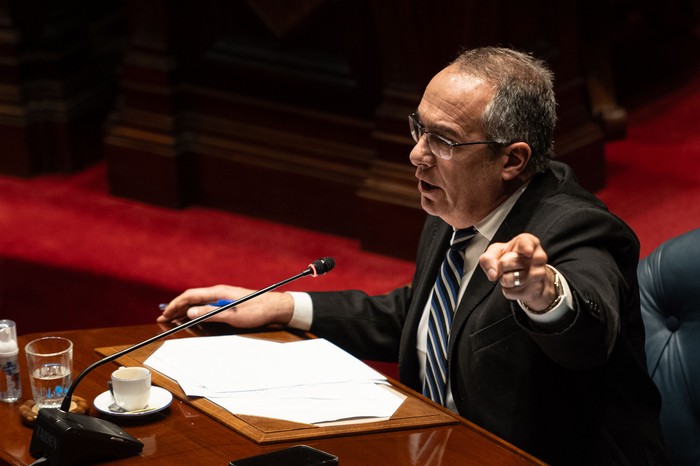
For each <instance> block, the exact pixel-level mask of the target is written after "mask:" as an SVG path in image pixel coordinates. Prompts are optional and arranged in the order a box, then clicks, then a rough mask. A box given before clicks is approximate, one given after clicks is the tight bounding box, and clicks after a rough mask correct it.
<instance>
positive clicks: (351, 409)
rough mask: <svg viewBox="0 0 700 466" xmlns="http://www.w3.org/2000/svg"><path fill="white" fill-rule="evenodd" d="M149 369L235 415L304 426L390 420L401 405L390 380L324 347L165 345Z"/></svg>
mask: <svg viewBox="0 0 700 466" xmlns="http://www.w3.org/2000/svg"><path fill="white" fill-rule="evenodd" d="M145 364H146V365H147V366H149V367H151V368H153V369H155V370H157V371H158V372H161V373H163V374H165V375H167V376H168V377H170V378H172V379H174V380H176V381H177V382H178V383H179V384H180V386H181V387H182V389H183V391H184V392H185V394H187V395H188V396H203V397H206V398H207V399H210V400H211V401H213V402H215V403H217V404H219V405H220V406H222V407H224V408H225V409H227V410H229V411H231V412H232V413H234V414H249V415H255V416H265V417H273V418H278V419H286V420H290V421H295V422H303V423H319V422H325V421H335V420H338V419H348V418H363V417H378V418H386V417H390V416H391V415H392V414H393V413H394V412H395V411H396V409H398V407H399V406H400V405H401V403H402V401H403V398H402V397H401V396H397V394H396V393H395V392H391V391H388V390H386V388H385V387H382V386H381V385H383V384H386V383H387V382H386V377H384V376H383V375H381V374H380V373H379V372H377V371H375V370H374V369H372V368H370V367H369V366H367V365H366V364H364V363H363V362H362V361H360V360H358V359H357V358H355V357H353V356H351V355H350V354H348V353H347V352H345V351H343V350H342V349H340V348H338V347H337V346H335V345H333V344H332V343H330V342H328V341H327V340H324V339H313V340H303V341H298V342H291V343H277V342H271V341H267V340H260V339H255V338H249V337H242V336H219V337H197V338H183V339H177V340H168V341H166V342H165V343H164V344H163V345H162V346H161V347H160V348H159V349H158V350H156V351H155V352H154V353H153V354H152V355H151V356H150V357H149V358H148V359H147V360H146V361H145Z"/></svg>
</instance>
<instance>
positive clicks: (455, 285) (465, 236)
mask: <svg viewBox="0 0 700 466" xmlns="http://www.w3.org/2000/svg"><path fill="white" fill-rule="evenodd" d="M476 233H477V231H476V229H475V228H474V227H471V228H465V229H462V230H457V231H455V234H454V236H453V238H452V243H451V244H450V249H448V250H447V255H446V256H445V260H444V261H443V263H442V267H440V274H439V275H438V276H437V279H436V280H435V286H434V287H433V298H432V300H431V302H430V318H429V321H428V345H427V348H426V355H427V356H426V360H425V380H424V381H423V395H425V396H427V397H428V398H430V399H432V400H433V401H435V402H437V403H440V404H441V405H443V406H445V401H446V392H447V343H448V341H449V338H450V325H451V324H452V315H453V314H454V311H455V307H456V306H457V296H458V294H459V286H460V282H461V281H462V273H463V269H464V252H463V251H464V248H466V247H467V243H469V241H470V240H471V239H472V238H473V237H474V236H475V235H476Z"/></svg>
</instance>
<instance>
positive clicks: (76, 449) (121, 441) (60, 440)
mask: <svg viewBox="0 0 700 466" xmlns="http://www.w3.org/2000/svg"><path fill="white" fill-rule="evenodd" d="M333 267H335V260H333V258H332V257H324V258H322V259H318V260H316V261H314V262H312V263H311V264H309V266H308V267H307V268H306V269H305V270H304V271H302V272H300V273H298V274H296V275H294V276H292V277H289V278H287V279H285V280H282V281H280V282H277V283H275V284H273V285H270V286H268V287H266V288H263V289H261V290H258V291H255V292H253V293H250V294H249V295H247V296H244V297H242V298H240V299H237V300H235V301H232V302H230V303H228V304H226V305H224V306H220V307H217V308H216V309H214V310H212V311H210V312H208V313H206V314H203V315H201V316H199V317H197V318H195V319H192V320H190V321H188V322H185V323H183V324H180V325H178V326H176V327H174V328H171V329H169V330H166V331H165V332H162V333H159V334H157V335H155V336H154V337H151V338H149V339H147V340H145V341H142V342H141V343H137V344H135V345H133V346H130V347H128V348H125V349H123V350H122V351H119V352H117V353H114V354H112V355H110V356H107V357H105V358H103V359H100V360H99V361H97V362H95V363H93V364H92V365H90V366H88V367H87V369H85V370H83V371H82V372H81V373H80V374H79V375H78V377H76V378H75V380H74V381H73V383H72V384H71V386H70V387H69V388H68V390H67V391H66V396H65V398H64V399H63V402H62V403H61V407H60V408H59V409H55V408H42V409H40V410H39V412H38V413H37V418H36V424H35V425H34V432H33V433H32V440H31V443H30V445H29V453H30V454H31V455H32V456H33V457H35V458H39V457H41V456H43V458H40V459H39V460H37V462H36V463H38V462H39V461H42V459H44V458H45V459H46V460H48V462H49V464H50V465H51V466H64V465H71V464H76V463H78V462H80V463H83V462H86V461H98V460H101V459H108V458H125V457H128V456H133V455H137V454H139V453H140V452H141V451H142V450H143V443H141V441H139V440H138V439H136V438H135V437H133V436H131V435H130V434H128V433H126V432H124V431H123V430H122V429H121V428H120V427H119V426H118V425H116V424H114V423H112V422H109V421H106V420H104V419H101V418H95V417H90V416H87V415H84V414H77V413H71V412H70V405H71V399H72V397H73V392H74V391H75V388H76V387H77V385H78V384H79V383H80V381H81V380H82V379H83V378H84V377H85V376H86V375H87V374H88V373H90V372H91V371H92V370H93V369H95V368H97V367H99V366H101V365H103V364H106V363H108V362H111V361H114V360H115V359H119V358H120V357H122V356H124V355H125V354H128V353H131V352H132V351H135V350H137V349H139V348H142V347H144V346H146V345H149V344H151V343H153V342H155V341H158V340H161V339H163V338H165V337H167V336H169V335H172V334H173V333H176V332H179V331H180V330H184V329H186V328H189V327H192V326H193V325H197V324H198V323H200V322H201V321H203V320H206V319H208V318H209V317H211V316H213V315H215V314H218V313H220V312H222V311H225V310H226V309H230V308H232V307H234V306H237V305H239V304H242V303H244V302H246V301H248V300H250V299H253V298H255V297H257V296H260V295H261V294H264V293H267V292H268V291H271V290H274V289H275V288H279V287H280V286H282V285H286V284H287V283H289V282H291V281H294V280H297V279H299V278H301V277H306V276H309V275H311V276H312V277H317V276H319V275H324V274H326V273H328V272H330V271H331V270H333Z"/></svg>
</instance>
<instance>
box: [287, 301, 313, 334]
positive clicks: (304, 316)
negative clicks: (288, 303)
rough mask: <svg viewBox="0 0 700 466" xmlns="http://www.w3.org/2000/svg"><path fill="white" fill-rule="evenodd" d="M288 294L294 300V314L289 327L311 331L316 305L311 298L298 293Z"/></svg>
mask: <svg viewBox="0 0 700 466" xmlns="http://www.w3.org/2000/svg"><path fill="white" fill-rule="evenodd" d="M287 294H289V295H291V297H292V299H293V300H294V313H293V314H292V319H291V320H290V321H289V324H287V325H288V326H289V327H292V328H295V329H298V330H304V331H306V332H307V331H309V330H310V329H311V323H312V322H313V318H314V304H313V302H312V301H311V296H309V294H308V293H301V292H298V291H288V292H287Z"/></svg>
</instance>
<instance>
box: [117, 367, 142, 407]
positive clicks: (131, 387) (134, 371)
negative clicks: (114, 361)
mask: <svg viewBox="0 0 700 466" xmlns="http://www.w3.org/2000/svg"><path fill="white" fill-rule="evenodd" d="M112 394H113V396H114V402H115V403H116V404H117V406H119V407H120V408H122V409H123V410H125V411H135V410H137V409H143V408H145V407H146V406H148V400H149V399H150V397H151V371H150V370H148V369H147V368H145V367H120V368H119V369H117V370H116V371H114V372H112Z"/></svg>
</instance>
